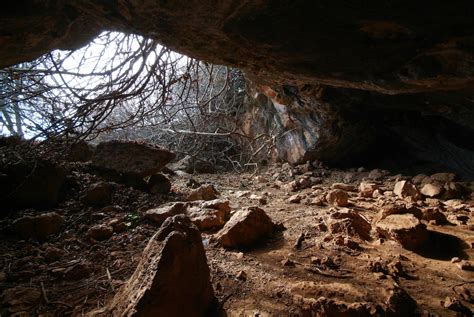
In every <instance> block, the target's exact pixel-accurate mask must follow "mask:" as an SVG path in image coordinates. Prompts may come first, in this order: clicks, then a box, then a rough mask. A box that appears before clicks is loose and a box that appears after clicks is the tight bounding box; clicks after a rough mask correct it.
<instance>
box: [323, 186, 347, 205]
mask: <svg viewBox="0 0 474 317" xmlns="http://www.w3.org/2000/svg"><path fill="white" fill-rule="evenodd" d="M348 199H349V195H348V194H347V193H346V192H345V191H343V190H340V189H333V190H331V191H329V193H328V194H327V195H326V200H327V202H328V203H329V204H331V205H333V206H338V207H346V206H348V205H349V201H348Z"/></svg>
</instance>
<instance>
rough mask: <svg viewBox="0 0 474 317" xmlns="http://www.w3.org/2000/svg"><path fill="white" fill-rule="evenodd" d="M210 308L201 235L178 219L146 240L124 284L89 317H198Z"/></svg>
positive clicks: (211, 294) (211, 297)
mask: <svg viewBox="0 0 474 317" xmlns="http://www.w3.org/2000/svg"><path fill="white" fill-rule="evenodd" d="M214 302H215V297H214V291H213V289H212V284H211V280H210V272H209V267H208V265H207V259H206V254H205V252H204V247H203V245H202V241H201V234H200V233H199V231H198V230H197V228H196V227H195V226H194V225H193V224H192V223H191V221H190V220H189V219H188V218H187V217H185V216H183V215H178V216H174V217H172V218H169V219H167V220H166V221H165V222H164V223H163V225H162V226H161V228H160V230H159V231H158V232H157V233H156V234H155V235H154V236H153V237H152V238H151V239H150V241H149V242H148V245H147V246H146V248H145V250H144V251H143V254H142V258H141V260H140V262H139V264H138V266H137V268H136V270H135V272H134V273H133V275H132V276H131V277H130V279H129V280H128V282H127V283H126V284H125V285H124V286H122V288H121V289H120V290H119V291H118V292H117V294H116V295H115V297H114V298H113V299H112V300H111V301H110V302H109V303H108V305H107V306H106V307H105V308H104V309H100V310H96V311H93V312H90V313H89V314H88V316H141V317H154V316H169V317H180V316H190V317H201V316H207V315H208V314H209V313H210V309H212V307H213V305H214Z"/></svg>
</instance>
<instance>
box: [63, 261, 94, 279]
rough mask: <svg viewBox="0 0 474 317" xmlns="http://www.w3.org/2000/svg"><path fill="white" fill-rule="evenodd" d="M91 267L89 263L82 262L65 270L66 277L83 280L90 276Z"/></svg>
mask: <svg viewBox="0 0 474 317" xmlns="http://www.w3.org/2000/svg"><path fill="white" fill-rule="evenodd" d="M90 274H91V268H90V265H89V264H88V263H84V262H80V263H77V264H76V265H74V266H71V267H69V268H67V269H66V270H65V271H64V278H66V279H68V280H74V281H76V280H81V279H84V278H87V277H89V275H90Z"/></svg>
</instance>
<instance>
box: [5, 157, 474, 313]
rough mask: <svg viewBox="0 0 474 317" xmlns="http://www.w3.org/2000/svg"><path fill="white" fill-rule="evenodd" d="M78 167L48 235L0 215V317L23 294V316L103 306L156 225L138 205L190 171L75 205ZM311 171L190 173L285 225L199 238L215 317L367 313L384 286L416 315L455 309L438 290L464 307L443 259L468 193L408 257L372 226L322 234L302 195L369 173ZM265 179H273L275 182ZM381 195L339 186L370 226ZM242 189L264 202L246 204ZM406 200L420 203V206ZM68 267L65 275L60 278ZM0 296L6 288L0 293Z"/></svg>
mask: <svg viewBox="0 0 474 317" xmlns="http://www.w3.org/2000/svg"><path fill="white" fill-rule="evenodd" d="M84 166H86V164H85V165H84V164H82V163H81V164H69V165H68V169H69V175H71V176H70V177H69V180H68V182H69V189H68V191H67V193H66V194H65V197H64V199H63V202H62V203H61V204H60V205H59V206H58V207H57V208H55V209H51V210H49V211H55V212H57V213H58V214H60V215H63V216H64V217H65V225H64V226H63V229H62V231H61V233H60V234H58V235H57V236H52V237H50V238H49V239H48V240H46V241H41V242H38V241H34V240H20V238H18V237H17V236H16V235H15V234H14V232H11V230H10V227H11V223H12V221H13V219H15V218H18V217H21V216H23V215H26V214H32V215H35V214H38V213H40V212H38V211H35V210H23V211H20V212H16V213H14V214H12V215H10V216H9V217H5V218H3V219H2V220H0V234H1V236H0V239H1V241H2V242H1V244H0V252H1V254H2V256H1V259H0V294H1V293H2V292H3V291H5V293H4V296H3V298H2V301H3V302H2V305H1V307H0V312H2V313H3V314H5V315H8V314H9V313H8V310H9V309H10V310H11V307H12V306H11V305H12V304H15V303H13V302H12V300H11V298H12V296H13V298H15V299H25V298H26V299H25V300H24V302H23V303H22V302H21V301H20V304H18V303H16V304H17V305H19V306H18V307H20V306H21V307H20V308H18V309H19V310H20V311H21V310H23V311H26V313H24V314H23V315H21V316H28V315H32V316H36V315H41V316H80V315H82V314H84V313H86V312H88V311H90V310H92V309H94V308H97V307H102V306H104V305H105V303H106V302H107V301H108V300H110V299H111V298H112V297H113V295H114V294H115V292H116V290H117V288H118V287H120V286H121V285H122V284H123V283H124V282H125V281H126V280H127V279H128V278H129V277H130V276H131V275H132V273H133V271H134V269H135V267H136V265H137V263H138V261H139V259H140V256H141V253H142V251H143V248H144V247H145V246H146V244H147V242H148V239H149V238H150V237H151V236H152V235H153V234H154V233H155V232H156V231H157V229H158V228H157V227H156V226H155V225H153V224H152V223H151V222H147V221H146V220H143V219H141V218H140V216H141V215H142V213H143V211H145V210H147V209H148V208H152V207H157V206H159V205H160V204H162V203H164V202H167V201H181V200H184V199H183V197H185V195H186V194H187V193H189V192H190V191H191V189H190V188H187V187H186V183H188V181H189V178H190V177H191V176H176V175H175V176H173V178H172V183H173V188H172V190H173V193H172V194H170V195H151V194H147V193H144V192H142V191H139V190H135V189H131V188H129V187H126V186H122V185H117V188H116V190H115V192H114V195H113V199H112V205H114V206H118V207H117V208H108V207H106V208H107V209H105V210H104V209H100V208H93V207H85V206H84V205H83V204H82V203H81V202H80V199H79V197H80V195H81V193H82V192H83V190H84V189H85V188H87V187H88V186H90V185H91V184H93V183H95V182H96V181H98V180H99V178H98V177H96V176H94V175H91V174H88V173H86V171H87V168H85V167H84ZM313 173H314V174H318V175H317V176H318V177H321V178H322V183H321V184H319V185H315V186H313V187H312V188H306V189H303V190H298V191H295V192H290V191H288V189H286V188H287V187H286V186H285V184H287V183H288V182H289V181H291V180H292V179H293V178H294V176H290V173H289V170H288V169H285V168H282V166H273V167H270V168H268V169H266V170H265V171H260V172H259V173H258V174H256V173H244V174H235V173H224V174H201V175H193V176H192V178H193V179H194V180H195V181H198V182H200V183H209V184H212V185H214V186H215V188H216V189H217V190H218V191H219V192H220V194H221V198H223V199H228V200H229V201H230V202H231V206H232V208H233V210H237V209H239V208H241V207H246V206H255V205H259V204H260V203H261V202H259V201H265V200H266V204H265V205H260V207H262V208H263V209H264V210H265V211H266V213H267V214H268V215H269V216H270V217H271V218H272V219H273V221H274V222H276V223H281V224H283V225H284V227H285V228H286V230H283V231H281V232H278V233H277V234H275V235H274V236H273V237H272V238H271V239H268V240H266V241H263V242H262V243H260V244H258V245H255V246H253V247H252V248H251V249H246V250H225V249H223V248H222V247H220V246H218V245H217V244H216V243H215V241H214V240H213V233H210V232H206V233H202V239H203V243H204V245H205V249H206V253H207V258H208V263H209V266H210V269H211V278H212V283H213V286H214V290H215V293H216V295H217V297H218V300H219V305H220V311H219V312H218V315H221V316H312V315H315V312H314V307H315V305H317V303H318V301H319V303H320V302H321V298H322V297H324V298H326V299H334V300H335V301H337V303H339V304H344V303H345V304H347V305H349V304H353V303H361V305H365V306H366V307H369V308H368V309H369V310H372V313H373V314H374V315H377V314H382V313H381V310H384V309H386V302H387V298H388V296H389V292H390V290H392V289H393V288H394V285H397V286H399V287H401V288H402V289H404V290H405V291H406V292H407V293H408V294H409V295H410V296H411V297H412V298H413V299H414V300H415V301H416V302H417V305H418V311H419V313H420V314H424V315H425V316H432V315H429V314H428V312H429V313H432V314H438V315H440V316H455V315H456V312H454V311H452V310H448V309H447V308H444V307H443V305H442V303H441V302H442V301H444V300H445V299H446V297H448V296H449V297H452V298H457V299H460V300H461V302H462V304H463V305H465V306H467V307H468V308H469V309H471V310H473V309H474V304H473V302H472V300H473V299H472V295H471V298H470V299H469V297H468V296H466V295H465V293H466V292H470V293H471V294H474V282H473V281H474V273H473V272H472V271H467V270H461V269H460V268H459V267H458V266H457V265H456V264H455V263H452V262H451V259H452V258H454V257H459V258H460V259H466V260H469V259H470V260H472V259H474V250H473V245H472V244H473V242H474V232H473V231H472V229H473V228H472V222H473V220H474V219H473V216H472V213H473V209H472V208H473V207H474V202H473V201H472V200H470V199H471V198H470V197H469V196H465V197H464V198H465V199H464V203H465V204H466V206H465V208H462V209H459V208H458V209H457V210H454V209H449V208H447V209H446V210H444V211H443V213H444V214H445V215H446V216H448V219H449V220H451V223H448V224H444V225H435V224H434V223H428V224H427V226H428V229H429V231H430V241H429V244H428V245H426V246H425V247H424V248H422V249H420V250H419V251H416V252H414V251H408V250H406V249H404V248H403V247H401V246H400V245H399V244H398V243H396V242H394V241H390V240H388V241H387V240H384V239H380V238H379V237H378V236H377V234H375V233H373V234H372V238H371V239H370V240H367V241H366V240H362V239H360V238H359V237H357V236H354V235H352V234H351V233H349V232H340V233H334V234H333V233H330V232H329V231H328V229H327V227H328V215H329V214H330V213H331V209H332V208H333V207H330V206H328V205H327V204H322V206H316V205H312V204H310V203H309V201H311V200H312V197H314V196H316V194H315V193H318V192H321V191H322V192H323V193H326V192H327V191H328V189H329V187H330V186H331V184H333V183H335V182H342V181H343V180H344V178H346V182H347V175H348V173H350V174H351V180H350V182H348V183H350V184H353V185H355V187H356V188H357V187H358V185H359V183H360V181H361V180H362V179H363V178H364V177H367V176H368V172H355V171H354V170H351V171H341V170H328V169H320V170H317V171H316V170H315V171H313ZM275 174H278V175H275ZM275 176H277V177H278V178H279V179H280V180H281V181H279V180H275ZM398 177H400V176H398ZM396 178H397V176H385V177H383V178H382V180H381V181H380V184H381V186H382V188H383V189H386V190H390V191H391V190H392V189H393V185H394V183H395V180H396ZM318 189H320V190H321V191H318ZM243 191H249V193H248V194H245V193H244V192H243ZM390 191H389V193H388V194H387V195H382V196H381V197H379V198H361V197H359V195H358V193H357V191H355V192H349V206H348V208H350V209H352V210H355V211H357V212H358V213H359V214H361V215H363V217H365V218H366V219H368V220H369V221H373V220H374V219H375V218H376V215H377V214H378V212H379V210H380V209H381V206H382V205H383V204H384V203H385V202H386V200H389V199H391V200H393V201H395V200H397V198H395V196H394V195H390ZM252 194H254V195H257V196H262V197H263V198H264V199H261V198H262V197H257V198H256V199H255V200H254V199H251V198H250V195H252ZM294 194H300V195H301V196H302V200H301V201H300V202H299V203H289V202H288V198H289V197H290V196H291V195H294ZM258 198H260V199H258ZM417 204H418V205H420V207H422V206H425V203H424V202H423V201H421V202H418V203H417ZM460 216H461V217H460ZM113 219H118V221H123V222H124V224H125V227H126V230H125V231H123V232H119V233H114V235H113V236H112V237H111V238H109V239H107V240H104V241H93V240H91V239H90V238H88V237H87V235H86V233H87V230H88V229H89V228H90V227H91V226H93V225H98V224H104V223H108V222H109V221H111V220H113ZM453 219H454V220H455V219H461V220H459V221H453ZM344 239H345V240H344ZM52 247H54V248H57V249H60V250H61V251H60V256H59V257H58V259H57V260H53V261H51V262H50V263H47V260H48V249H49V250H51V248H52ZM78 263H82V264H84V265H83V266H80V265H78ZM73 267H76V269H77V270H76V271H77V272H76V274H72V273H71V274H69V275H68V273H67V272H69V273H70V271H71V270H72V269H71V268H73ZM84 267H85V269H84ZM81 268H82V270H81ZM25 290H26V291H25ZM9 292H10V293H9ZM15 292H17V293H15ZM25 292H26V293H28V292H30V294H29V295H30V296H29V297H28V296H26V295H24V294H25ZM6 293H7V294H13V295H10V298H8V296H7V297H6V296H5V294H6ZM462 293H464V295H463V294H462ZM8 299H10V300H8ZM347 305H346V306H347ZM353 305H354V304H353ZM343 306H344V305H343ZM344 307H345V306H344ZM353 315H354V314H352V315H351V314H348V315H347V316H353ZM322 316H326V315H322ZM327 316H331V314H330V313H328V314H327ZM337 316H346V315H343V314H342V313H341V314H340V315H337Z"/></svg>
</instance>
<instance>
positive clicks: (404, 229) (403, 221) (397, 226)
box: [376, 214, 429, 250]
mask: <svg viewBox="0 0 474 317" xmlns="http://www.w3.org/2000/svg"><path fill="white" fill-rule="evenodd" d="M376 229H377V232H378V233H379V234H380V235H382V236H383V237H385V238H387V239H391V240H395V241H398V242H399V243H400V244H401V245H402V246H403V247H404V248H405V249H408V250H416V249H419V248H420V247H422V246H423V244H425V243H426V242H427V240H428V237H429V234H428V230H426V226H425V225H424V224H422V223H421V222H420V220H419V219H418V218H416V217H415V216H413V215H411V214H403V215H390V216H388V217H386V218H385V219H383V220H381V221H379V222H377V223H376Z"/></svg>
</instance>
